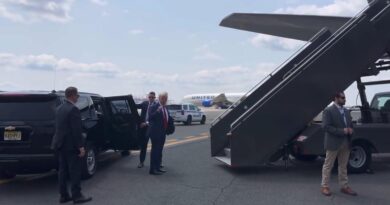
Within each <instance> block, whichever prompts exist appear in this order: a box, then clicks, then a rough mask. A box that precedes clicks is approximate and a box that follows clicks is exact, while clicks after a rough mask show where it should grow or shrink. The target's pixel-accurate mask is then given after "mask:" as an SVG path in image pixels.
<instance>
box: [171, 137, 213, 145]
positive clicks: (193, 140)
mask: <svg viewBox="0 0 390 205" xmlns="http://www.w3.org/2000/svg"><path fill="white" fill-rule="evenodd" d="M207 138H209V136H200V137H195V138H190V139H185V140H180V141H177V142H172V143H167V144H165V146H164V147H172V146H176V145H181V144H187V143H190V142H196V141H200V140H204V139H207Z"/></svg>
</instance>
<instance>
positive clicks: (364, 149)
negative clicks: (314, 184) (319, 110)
mask: <svg viewBox="0 0 390 205" xmlns="http://www.w3.org/2000/svg"><path fill="white" fill-rule="evenodd" d="M389 83H390V81H376V82H366V83H363V82H361V81H360V80H359V81H358V82H357V85H358V89H359V94H360V99H361V104H362V106H356V107H353V108H351V109H350V111H351V115H352V118H353V122H354V135H353V136H352V139H351V140H352V148H351V155H350V159H349V163H348V170H349V171H350V172H353V173H360V172H365V171H366V170H367V169H369V168H370V163H371V154H372V153H390V92H381V93H377V94H375V95H374V97H373V98H372V100H371V103H370V104H369V103H368V101H367V98H366V95H365V87H366V85H381V84H389ZM321 119H322V114H320V115H319V116H317V117H316V118H315V119H314V120H313V122H311V123H310V124H309V125H308V126H307V128H305V129H304V130H303V131H302V132H301V133H300V134H298V135H297V137H296V138H295V140H294V141H293V142H292V143H291V144H290V146H289V148H290V149H291V150H290V153H291V154H292V155H293V156H294V157H295V158H296V159H298V160H303V161H311V160H315V159H317V157H318V156H323V155H325V150H324V130H323V129H322V127H321Z"/></svg>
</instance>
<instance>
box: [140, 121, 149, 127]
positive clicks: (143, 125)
mask: <svg viewBox="0 0 390 205" xmlns="http://www.w3.org/2000/svg"><path fill="white" fill-rule="evenodd" d="M147 126H148V124H147V123H146V122H143V123H141V125H140V127H141V128H144V127H147Z"/></svg>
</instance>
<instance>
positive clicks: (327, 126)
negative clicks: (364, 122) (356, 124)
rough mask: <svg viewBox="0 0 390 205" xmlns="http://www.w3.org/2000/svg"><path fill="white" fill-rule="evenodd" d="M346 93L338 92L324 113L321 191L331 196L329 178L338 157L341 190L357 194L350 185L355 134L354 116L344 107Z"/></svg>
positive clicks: (345, 192) (349, 193)
mask: <svg viewBox="0 0 390 205" xmlns="http://www.w3.org/2000/svg"><path fill="white" fill-rule="evenodd" d="M345 101H346V100H345V95H344V93H343V92H338V93H336V95H335V97H334V103H333V105H331V106H330V107H327V108H326V109H325V110H324V112H323V115H322V127H323V129H324V130H325V142H324V145H325V150H326V158H325V161H324V165H323V168H322V183H321V193H322V194H324V195H325V196H331V195H332V193H331V191H330V189H329V180H330V175H331V171H332V168H333V165H334V162H335V160H336V158H337V159H338V166H339V167H338V175H339V184H340V186H341V192H342V193H344V194H348V195H353V196H356V195H357V193H356V192H354V191H353V190H352V189H351V188H350V187H349V186H348V176H347V165H348V160H349V154H350V143H351V136H352V134H353V124H352V117H351V114H350V113H349V111H348V110H347V109H346V108H344V105H345Z"/></svg>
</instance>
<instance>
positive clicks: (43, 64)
mask: <svg viewBox="0 0 390 205" xmlns="http://www.w3.org/2000/svg"><path fill="white" fill-rule="evenodd" d="M0 66H2V67H3V68H5V69H7V70H15V69H19V70H20V69H27V70H43V71H64V72H74V73H90V74H95V75H107V76H113V75H115V74H117V73H119V72H120V69H119V68H118V67H117V66H116V65H114V64H113V63H109V62H95V63H79V62H75V61H72V60H70V59H68V58H57V57H56V56H54V55H49V54H40V55H20V56H18V55H15V54H11V53H0Z"/></svg>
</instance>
